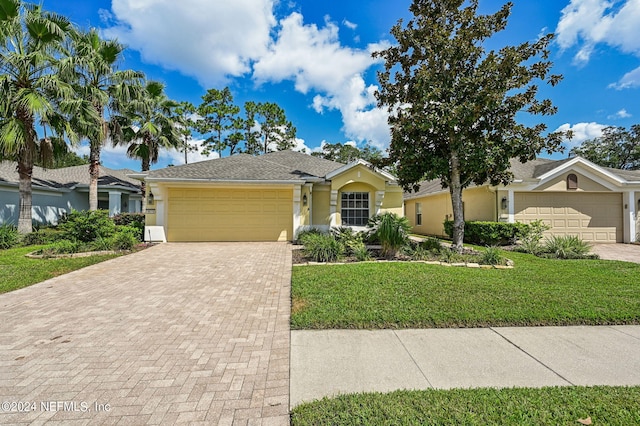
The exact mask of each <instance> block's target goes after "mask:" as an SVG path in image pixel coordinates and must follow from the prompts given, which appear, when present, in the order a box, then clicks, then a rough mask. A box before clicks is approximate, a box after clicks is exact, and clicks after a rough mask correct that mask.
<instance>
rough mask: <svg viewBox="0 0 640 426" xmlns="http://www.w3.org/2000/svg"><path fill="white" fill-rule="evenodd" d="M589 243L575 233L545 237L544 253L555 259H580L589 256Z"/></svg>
mask: <svg viewBox="0 0 640 426" xmlns="http://www.w3.org/2000/svg"><path fill="white" fill-rule="evenodd" d="M590 251H591V244H589V243H588V242H586V241H584V240H582V239H580V238H578V237H577V236H575V235H568V236H564V237H560V236H555V235H554V236H552V237H551V238H547V239H546V241H545V244H544V253H548V254H551V255H553V256H554V257H556V258H557V259H582V258H585V257H589V252H590Z"/></svg>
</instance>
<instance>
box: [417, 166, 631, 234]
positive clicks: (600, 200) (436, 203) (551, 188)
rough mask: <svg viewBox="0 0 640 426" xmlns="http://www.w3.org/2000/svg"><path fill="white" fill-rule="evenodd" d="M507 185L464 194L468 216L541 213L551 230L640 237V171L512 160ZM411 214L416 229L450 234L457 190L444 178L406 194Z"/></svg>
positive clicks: (510, 218)
mask: <svg viewBox="0 0 640 426" xmlns="http://www.w3.org/2000/svg"><path fill="white" fill-rule="evenodd" d="M511 172H512V173H513V175H514V180H513V182H512V183H511V184H509V185H507V186H491V185H483V186H476V187H470V188H468V189H465V190H464V191H463V194H462V199H463V203H464V217H465V220H467V221H501V222H510V223H513V222H523V223H529V222H531V221H533V220H537V219H541V220H543V221H544V222H545V223H547V224H548V225H550V226H551V229H550V230H549V231H548V232H547V234H548V235H577V236H579V237H580V238H582V239H583V240H586V241H590V242H594V243H615V242H625V243H630V242H635V241H638V231H640V222H639V220H638V218H639V216H640V215H639V214H638V211H639V210H640V171H627V170H617V169H611V168H606V167H600V166H598V165H596V164H593V163H591V162H589V161H587V160H585V159H583V158H580V157H574V158H569V159H565V160H549V159H536V160H534V161H530V162H527V163H524V164H523V163H520V162H519V161H512V162H511ZM405 214H406V216H407V218H408V219H409V221H410V222H411V224H412V226H413V230H414V232H416V233H419V234H423V235H437V236H442V235H444V234H445V233H444V226H443V223H444V221H445V220H446V219H452V218H453V211H452V207H451V196H450V195H449V190H448V189H443V188H442V186H441V184H440V181H425V182H422V183H421V185H420V189H419V190H418V191H417V192H413V193H406V194H405Z"/></svg>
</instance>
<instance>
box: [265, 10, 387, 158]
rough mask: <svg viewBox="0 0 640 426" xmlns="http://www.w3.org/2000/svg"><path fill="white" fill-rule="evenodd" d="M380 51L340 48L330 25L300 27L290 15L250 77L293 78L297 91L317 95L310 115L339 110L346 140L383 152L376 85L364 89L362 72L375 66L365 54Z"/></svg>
mask: <svg viewBox="0 0 640 426" xmlns="http://www.w3.org/2000/svg"><path fill="white" fill-rule="evenodd" d="M384 47H386V46H385V45H373V44H372V45H369V46H368V48H367V49H352V48H349V47H345V46H342V45H341V44H340V41H339V39H338V27H337V26H336V25H335V24H334V23H332V22H330V21H326V23H325V26H324V27H323V28H318V26H316V25H305V24H304V22H303V17H302V15H300V14H299V13H292V14H291V15H289V16H288V17H287V18H285V19H283V20H282V21H281V22H280V30H279V32H278V35H277V38H276V40H275V41H274V42H273V43H272V45H271V46H270V48H269V54H267V55H265V56H264V57H262V58H261V59H260V60H259V61H257V62H256V64H255V66H254V77H255V79H256V81H257V82H258V83H264V82H275V83H278V82H281V81H283V80H293V81H294V83H295V88H296V90H297V91H299V92H301V93H304V94H306V93H309V92H310V91H313V92H315V93H317V95H316V96H315V97H314V98H313V104H312V106H313V108H314V109H315V111H316V112H318V113H322V112H323V111H324V110H325V109H329V110H338V111H340V112H341V114H342V118H343V131H344V132H345V134H346V135H347V137H349V138H353V139H355V140H358V141H362V140H367V141H371V143H373V144H374V145H376V146H378V147H380V148H383V147H386V146H387V145H388V143H389V139H390V136H389V126H388V124H387V112H386V110H383V109H380V108H378V107H377V106H376V99H375V97H374V96H373V93H374V92H375V91H376V90H377V87H376V86H373V85H368V86H367V85H366V83H365V81H364V78H363V73H364V72H365V71H366V70H367V69H369V68H370V67H371V66H372V65H373V64H375V63H376V62H375V60H374V59H372V58H371V52H372V51H374V50H379V49H382V48H384Z"/></svg>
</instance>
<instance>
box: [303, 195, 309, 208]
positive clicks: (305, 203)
mask: <svg viewBox="0 0 640 426" xmlns="http://www.w3.org/2000/svg"><path fill="white" fill-rule="evenodd" d="M307 201H308V200H307V194H304V195H303V196H302V205H303V206H306V205H307Z"/></svg>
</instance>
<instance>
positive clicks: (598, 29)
mask: <svg viewBox="0 0 640 426" xmlns="http://www.w3.org/2000/svg"><path fill="white" fill-rule="evenodd" d="M639 23H640V0H624V1H620V0H611V1H607V0H571V3H569V5H568V6H566V7H565V8H564V9H563V10H562V17H561V18H560V21H559V22H558V26H557V28H556V35H557V37H558V39H557V40H558V44H559V45H560V47H561V48H562V49H568V48H570V47H573V46H579V50H578V52H577V53H576V56H575V61H576V62H577V63H586V62H588V61H589V59H590V57H591V55H592V53H593V51H594V49H595V46H596V45H597V44H599V43H605V44H608V45H609V46H612V47H616V48H619V49H620V50H622V51H623V52H625V53H631V54H635V55H639V56H640V37H638V25H639Z"/></svg>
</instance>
